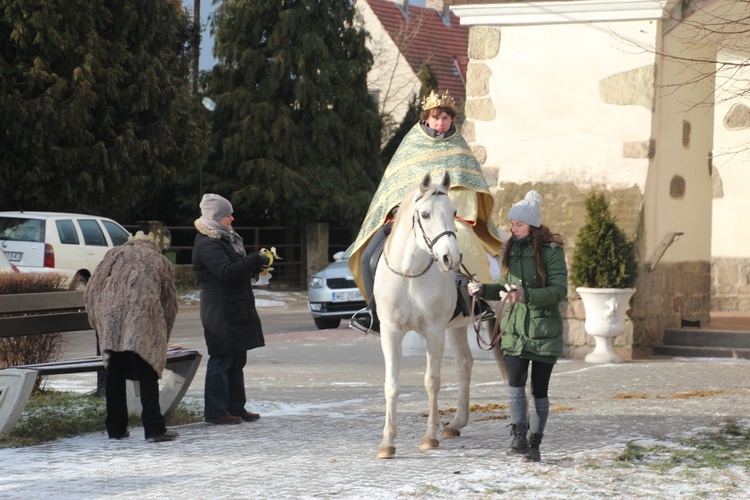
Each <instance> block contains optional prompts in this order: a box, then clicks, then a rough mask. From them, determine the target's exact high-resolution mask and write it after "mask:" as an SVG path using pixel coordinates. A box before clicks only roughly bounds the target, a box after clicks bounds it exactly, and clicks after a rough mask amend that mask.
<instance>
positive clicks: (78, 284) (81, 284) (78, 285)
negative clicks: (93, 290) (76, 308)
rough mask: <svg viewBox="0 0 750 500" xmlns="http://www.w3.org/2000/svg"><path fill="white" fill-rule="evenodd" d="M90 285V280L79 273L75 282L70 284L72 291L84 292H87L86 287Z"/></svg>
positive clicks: (74, 279)
mask: <svg viewBox="0 0 750 500" xmlns="http://www.w3.org/2000/svg"><path fill="white" fill-rule="evenodd" d="M88 284H89V279H88V277H87V276H85V275H83V274H81V273H77V274H76V275H75V277H74V278H73V282H72V283H71V284H70V289H71V290H78V291H81V292H82V291H83V290H86V285H88Z"/></svg>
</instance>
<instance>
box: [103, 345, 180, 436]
mask: <svg viewBox="0 0 750 500" xmlns="http://www.w3.org/2000/svg"><path fill="white" fill-rule="evenodd" d="M128 379H129V380H138V382H139V385H140V392H141V406H143V411H142V412H141V421H142V422H143V430H144V431H145V433H146V438H149V437H152V436H160V435H161V434H164V433H165V432H166V430H167V427H166V424H165V422H164V417H163V416H162V414H161V408H160V407H159V375H158V374H157V373H156V371H155V370H154V369H153V367H151V365H149V364H148V363H146V361H144V360H143V358H142V357H140V356H139V355H138V354H136V353H134V352H132V351H125V352H113V353H112V356H111V357H110V358H109V366H107V381H106V391H107V418H106V420H105V424H106V425H107V434H108V435H109V437H111V438H120V437H122V436H124V435H125V432H126V431H127V430H128V401H127V391H126V389H125V380H128Z"/></svg>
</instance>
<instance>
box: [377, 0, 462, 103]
mask: <svg viewBox="0 0 750 500" xmlns="http://www.w3.org/2000/svg"><path fill="white" fill-rule="evenodd" d="M365 1H366V2H367V3H368V4H369V5H370V8H372V10H373V12H374V13H375V15H376V16H377V18H378V19H379V20H380V22H381V23H382V24H383V26H384V27H385V29H386V31H387V32H388V35H389V36H390V37H391V39H392V40H393V41H394V42H395V43H396V46H397V47H398V48H399V49H400V50H401V53H402V54H403V55H404V58H405V59H406V61H407V62H408V63H409V65H410V66H411V68H412V70H413V71H414V73H417V72H419V69H420V68H421V67H422V63H423V62H427V63H428V64H429V65H430V68H432V72H433V73H434V74H435V77H436V78H437V80H438V84H439V90H440V92H441V93H442V92H444V91H445V90H446V89H447V90H449V91H450V93H451V95H452V96H453V97H454V99H455V100H456V103H457V104H458V105H459V106H462V105H463V103H464V98H465V97H466V84H465V82H466V67H467V66H468V64H469V56H468V46H469V27H468V26H461V25H460V21H459V18H458V16H456V15H455V14H453V13H452V12H451V13H450V14H449V15H450V25H449V26H446V24H445V23H443V19H442V18H441V16H440V14H439V13H438V11H436V10H435V9H428V8H425V7H415V6H413V5H410V6H409V18H408V19H406V18H404V14H403V13H402V11H401V9H400V8H399V5H398V4H396V3H394V2H393V1H390V0H365Z"/></svg>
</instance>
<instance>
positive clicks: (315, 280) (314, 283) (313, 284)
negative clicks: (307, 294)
mask: <svg viewBox="0 0 750 500" xmlns="http://www.w3.org/2000/svg"><path fill="white" fill-rule="evenodd" d="M310 288H323V278H321V277H319V276H313V277H312V278H311V279H310Z"/></svg>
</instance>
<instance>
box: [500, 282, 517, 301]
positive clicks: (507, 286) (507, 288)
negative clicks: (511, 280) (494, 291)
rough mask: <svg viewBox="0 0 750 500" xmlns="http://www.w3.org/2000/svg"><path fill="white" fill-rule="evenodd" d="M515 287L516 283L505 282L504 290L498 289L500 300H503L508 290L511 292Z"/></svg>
mask: <svg viewBox="0 0 750 500" xmlns="http://www.w3.org/2000/svg"><path fill="white" fill-rule="evenodd" d="M515 289H516V285H513V286H510V285H508V284H507V283H506V284H505V290H500V300H503V299H504V298H505V296H506V295H508V293H509V292H512V291H513V290H515Z"/></svg>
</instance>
